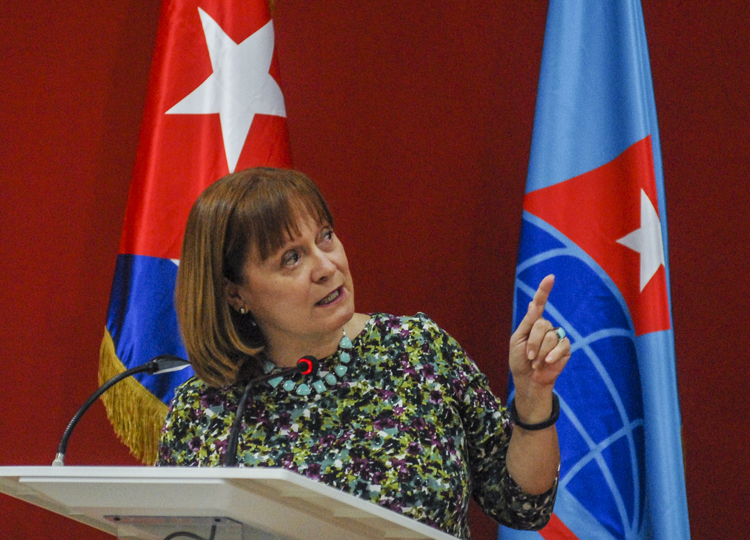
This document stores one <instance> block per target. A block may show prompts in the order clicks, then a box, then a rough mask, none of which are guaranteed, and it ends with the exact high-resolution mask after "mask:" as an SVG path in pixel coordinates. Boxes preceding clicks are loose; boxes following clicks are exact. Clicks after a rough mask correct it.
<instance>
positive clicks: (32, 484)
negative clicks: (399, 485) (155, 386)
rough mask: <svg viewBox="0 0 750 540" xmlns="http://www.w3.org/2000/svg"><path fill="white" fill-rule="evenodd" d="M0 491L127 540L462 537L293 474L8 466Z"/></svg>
mask: <svg viewBox="0 0 750 540" xmlns="http://www.w3.org/2000/svg"><path fill="white" fill-rule="evenodd" d="M0 492H3V493H6V494H8V495H10V496H12V497H15V498H17V499H20V500H23V501H26V502H28V503H30V504H33V505H36V506H39V507H42V508H45V509H47V510H50V511H52V512H55V513H58V514H61V515H63V516H67V517H69V518H71V519H75V520H77V521H80V522H82V523H85V524H87V525H90V526H92V527H95V528H97V529H100V530H102V531H104V532H107V533H109V534H112V535H114V536H117V537H118V538H140V539H145V540H165V539H170V540H171V539H173V538H174V539H176V540H177V539H187V538H191V539H198V538H205V540H209V539H211V540H225V539H226V540H230V539H231V540H233V539H237V540H246V539H260V540H272V539H283V540H317V539H321V540H360V539H361V540H366V539H376V538H380V539H386V538H392V539H398V538H402V539H419V538H430V539H434V540H450V539H453V538H454V537H453V536H450V535H448V534H445V533H443V532H441V531H439V530H437V529H434V528H432V527H428V526H427V525H424V524H422V523H419V522H417V521H414V520H412V519H409V518H407V517H405V516H403V515H401V514H398V513H396V512H393V511H390V510H387V509H385V508H382V507H380V506H378V505H376V504H373V503H370V502H368V501H365V500H363V499H360V498H358V497H354V496H352V495H349V494H347V493H344V492H342V491H339V490H337V489H335V488H332V487H330V486H327V485H325V484H322V483H319V482H315V481H313V480H310V479H309V478H305V477H304V476H301V475H299V474H296V473H293V472H291V471H287V470H285V469H270V468H218V467H217V468H213V467H211V468H200V467H0ZM212 527H213V529H212ZM183 531H184V534H183ZM196 531H199V532H196ZM200 531H203V532H200ZM217 531H218V532H217ZM209 532H210V533H211V534H210V535H209Z"/></svg>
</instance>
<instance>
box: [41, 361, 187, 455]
mask: <svg viewBox="0 0 750 540" xmlns="http://www.w3.org/2000/svg"><path fill="white" fill-rule="evenodd" d="M189 365H190V362H188V361H187V360H183V359H182V358H180V357H178V356H174V355H171V354H162V355H160V356H157V357H155V358H152V359H151V360H149V361H148V362H146V363H145V364H141V365H140V366H136V367H134V368H130V369H129V370H127V371H123V372H122V373H120V374H119V375H115V376H114V377H112V378H111V379H110V380H108V381H107V382H105V383H104V384H103V385H102V386H100V387H99V389H98V390H97V391H96V392H94V393H93V394H91V397H90V398H89V399H87V400H86V403H84V404H83V405H82V406H81V408H80V409H78V412H77V413H76V414H75V415H74V416H73V418H72V419H71V420H70V423H69V424H68V427H67V428H65V432H64V433H63V436H62V439H61V440H60V444H59V445H58V447H57V455H56V456H55V460H54V461H53V462H52V466H53V467H62V466H63V465H65V463H64V459H65V450H67V448H68V439H70V435H71V433H73V428H75V427H76V424H77V423H78V421H79V420H80V419H81V417H82V416H83V414H84V413H85V412H86V411H87V410H88V408H89V407H91V405H93V404H94V402H95V401H96V400H97V399H99V396H101V395H102V394H103V393H104V392H106V391H107V390H109V389H110V388H112V387H113V386H114V385H115V384H117V383H118V382H120V381H121V380H123V379H127V378H128V377H130V376H131V375H135V374H136V373H148V374H149V375H161V374H162V373H169V372H171V371H179V370H181V369H185V368H186V367H188V366H189Z"/></svg>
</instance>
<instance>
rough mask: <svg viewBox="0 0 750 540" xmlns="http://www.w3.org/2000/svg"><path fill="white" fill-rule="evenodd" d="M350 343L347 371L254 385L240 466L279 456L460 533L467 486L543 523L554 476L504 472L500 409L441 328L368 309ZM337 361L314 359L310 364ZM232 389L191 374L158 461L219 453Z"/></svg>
mask: <svg viewBox="0 0 750 540" xmlns="http://www.w3.org/2000/svg"><path fill="white" fill-rule="evenodd" d="M353 345H354V349H353V350H352V360H351V362H350V364H349V365H348V371H347V374H346V376H345V377H344V378H343V380H341V381H339V383H338V384H337V385H336V386H334V387H332V388H329V389H328V390H327V391H326V392H323V393H322V394H318V393H316V392H315V391H313V392H312V394H311V395H309V396H297V395H296V394H293V393H289V392H287V391H285V390H283V388H281V387H280V386H279V387H277V388H276V389H272V388H271V387H269V386H264V387H261V388H258V389H256V390H255V394H254V396H253V400H252V402H251V403H249V404H248V408H247V410H246V412H245V415H244V418H243V425H242V431H241V435H240V440H239V448H238V452H237V455H238V460H239V461H240V463H241V465H242V466H246V467H284V468H286V469H290V470H293V471H296V472H298V473H300V474H303V475H305V476H307V477H309V478H312V479H314V480H318V481H322V482H325V483H326V484H329V485H331V486H334V487H336V488H339V489H341V490H343V491H346V492H348V493H352V494H354V495H356V496H358V497H362V498H364V499H367V500H369V501H372V502H373V503H376V504H379V505H381V506H384V507H386V508H390V509H391V510H395V511H397V512H400V513H403V514H405V515H407V516H409V517H411V518H414V519H417V520H419V521H421V522H423V523H426V524H428V525H431V526H434V527H437V528H439V529H441V530H443V531H445V532H447V533H449V534H452V535H454V536H456V537H458V538H470V532H469V527H468V520H467V517H468V506H469V499H470V498H471V497H472V496H473V497H474V498H475V499H476V500H477V501H478V503H479V505H480V506H481V507H482V508H483V509H484V511H485V512H487V513H488V514H489V515H490V516H492V517H493V518H494V519H496V520H497V521H499V522H500V523H503V524H505V525H509V526H511V527H516V528H523V529H540V528H541V527H543V526H544V525H545V524H546V523H547V521H548V520H549V518H550V515H551V513H552V507H553V504H554V500H555V494H556V486H554V487H553V488H552V489H551V490H550V491H549V492H547V493H544V494H542V495H529V494H527V493H524V492H523V491H522V490H521V489H520V488H519V486H518V485H517V484H516V483H515V482H514V481H513V479H512V478H511V477H510V476H509V474H508V472H507V469H506V466H505V454H506V451H507V447H508V443H509V441H510V435H511V431H512V424H511V422H510V419H509V417H508V414H507V411H506V410H505V408H504V407H503V406H502V405H501V403H500V401H499V400H498V399H497V398H495V396H493V395H492V392H491V391H490V390H489V386H488V383H487V379H486V377H485V376H484V375H483V374H482V373H480V372H479V370H478V369H477V367H476V365H475V364H474V362H473V361H472V360H471V359H470V358H469V357H468V356H467V355H466V353H465V352H464V350H463V349H462V348H461V346H460V345H459V344H458V343H457V342H456V341H455V340H454V339H453V338H452V337H450V336H449V335H448V334H447V333H445V332H444V331H443V330H441V329H440V328H439V327H438V326H437V325H436V324H435V323H434V322H433V321H432V320H430V319H429V318H428V317H427V316H425V315H424V314H417V315H416V316H415V317H396V316H393V315H386V314H375V315H373V316H372V317H371V318H370V320H369V321H368V323H367V326H366V328H365V330H364V331H363V332H362V333H361V334H360V335H359V336H357V337H356V339H354V340H353ZM337 364H338V356H337V355H333V356H331V357H328V358H325V359H323V360H321V372H320V373H319V376H320V377H324V376H325V375H326V373H327V372H332V371H333V368H334V366H335V365H337ZM240 394H241V390H240V389H239V388H236V387H225V388H211V387H208V386H207V385H205V384H204V383H203V382H202V381H200V380H199V379H196V378H193V379H191V380H189V381H188V382H187V383H185V384H184V385H182V386H181V387H180V388H178V390H177V392H176V396H175V399H174V401H173V403H172V406H171V407H170V410H169V414H168V416H167V421H166V424H165V426H164V430H163V434H162V442H161V448H160V457H159V460H158V463H157V464H158V465H188V466H199V465H200V466H216V465H219V464H220V463H221V459H222V457H223V455H224V452H225V450H226V441H227V437H228V433H229V429H230V428H231V425H232V422H233V421H234V416H235V413H236V410H237V402H238V401H239V397H240Z"/></svg>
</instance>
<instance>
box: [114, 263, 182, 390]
mask: <svg viewBox="0 0 750 540" xmlns="http://www.w3.org/2000/svg"><path fill="white" fill-rule="evenodd" d="M176 278H177V265H176V264H175V263H174V262H172V261H171V260H169V259H160V258H157V257H144V256H141V255H119V256H118V257H117V264H116V266H115V277H114V281H113V283H112V293H111V296H110V301H109V311H108V314H107V330H108V331H109V333H110V335H111V336H112V341H113V342H114V344H115V351H116V353H117V357H118V358H119V359H120V362H122V364H123V366H125V368H126V369H129V368H132V367H135V366H139V365H141V364H143V363H145V362H148V361H149V360H151V359H152V358H153V357H154V356H158V355H160V354H174V355H176V356H179V357H181V358H187V352H186V351H185V346H184V345H183V344H182V340H181V339H180V331H179V327H178V324H177V315H176V313H175V309H174V300H173V295H174V285H175V280H176ZM192 375H193V370H192V369H191V368H187V369H184V370H182V371H177V372H174V373H166V374H163V375H159V376H149V375H145V374H139V375H136V378H137V379H138V381H139V382H140V383H141V384H142V385H143V386H144V387H145V388H146V389H147V390H148V391H149V392H151V393H152V394H153V395H154V396H156V397H157V398H158V399H160V400H161V401H162V402H164V403H165V404H169V402H170V401H171V400H172V398H173V397H174V388H175V387H176V386H178V385H180V384H182V383H183V382H185V381H186V380H187V379H189V378H190V377H191V376H192Z"/></svg>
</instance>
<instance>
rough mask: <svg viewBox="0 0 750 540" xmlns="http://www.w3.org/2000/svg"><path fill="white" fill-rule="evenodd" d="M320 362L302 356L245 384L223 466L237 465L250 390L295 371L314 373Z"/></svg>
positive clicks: (293, 373) (295, 372)
mask: <svg viewBox="0 0 750 540" xmlns="http://www.w3.org/2000/svg"><path fill="white" fill-rule="evenodd" d="M318 367H320V363H319V362H318V359H317V358H315V357H314V356H303V357H302V358H300V359H299V360H297V365H296V366H294V367H291V368H288V369H284V370H282V371H276V372H272V373H266V374H265V375H261V376H260V377H256V378H255V379H252V380H251V381H250V382H249V383H247V386H245V391H244V392H243V394H242V397H241V398H240V402H239V403H238V404H237V413H236V414H235V416H234V422H232V429H231V430H230V431H229V440H228V441H227V450H226V453H225V454H224V467H236V466H237V446H238V445H239V438H240V426H241V425H242V417H243V416H244V414H245V407H247V399H248V397H249V396H250V390H251V389H252V388H253V387H254V386H257V385H259V384H261V383H264V382H266V381H270V380H271V379H276V378H280V377H289V376H291V375H295V374H297V373H301V374H302V375H315V374H316V373H317V372H318Z"/></svg>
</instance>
